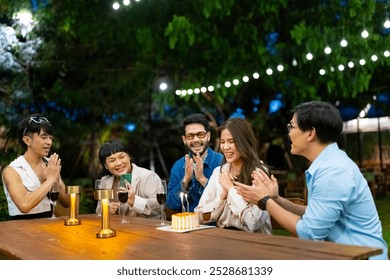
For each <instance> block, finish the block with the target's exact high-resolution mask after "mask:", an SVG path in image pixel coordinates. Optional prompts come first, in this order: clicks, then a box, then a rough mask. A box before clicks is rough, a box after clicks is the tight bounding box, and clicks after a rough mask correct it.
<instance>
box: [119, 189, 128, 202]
mask: <svg viewBox="0 0 390 280" xmlns="http://www.w3.org/2000/svg"><path fill="white" fill-rule="evenodd" d="M128 198H129V193H128V192H127V191H126V192H118V199H119V201H120V203H126V201H127V199H128Z"/></svg>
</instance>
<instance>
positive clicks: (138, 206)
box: [101, 163, 161, 219]
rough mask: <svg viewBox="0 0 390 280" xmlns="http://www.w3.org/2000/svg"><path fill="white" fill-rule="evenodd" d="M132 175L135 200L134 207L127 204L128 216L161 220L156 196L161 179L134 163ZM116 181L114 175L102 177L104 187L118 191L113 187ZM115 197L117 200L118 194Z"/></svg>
mask: <svg viewBox="0 0 390 280" xmlns="http://www.w3.org/2000/svg"><path fill="white" fill-rule="evenodd" d="M131 175H132V178H131V186H132V187H133V191H134V193H135V200H134V205H133V207H130V205H129V204H127V203H126V205H127V206H126V208H128V210H127V212H126V215H127V216H138V217H148V218H154V219H160V218H161V209H160V204H158V202H157V195H156V194H157V186H158V185H160V184H161V178H160V177H159V176H158V175H157V174H156V173H155V172H153V171H151V170H149V169H146V168H143V167H139V166H137V165H135V164H134V163H132V174H131ZM114 179H115V177H114V176H112V175H107V176H104V177H102V178H101V180H102V186H105V188H106V189H113V190H114V191H116V187H113V184H114ZM114 197H115V198H117V196H116V194H114ZM115 200H117V199H115ZM121 211H122V210H121Z"/></svg>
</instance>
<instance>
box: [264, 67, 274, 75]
mask: <svg viewBox="0 0 390 280" xmlns="http://www.w3.org/2000/svg"><path fill="white" fill-rule="evenodd" d="M265 72H266V73H267V75H272V73H273V72H274V71H272V69H271V68H268V69H267V70H266V71H265Z"/></svg>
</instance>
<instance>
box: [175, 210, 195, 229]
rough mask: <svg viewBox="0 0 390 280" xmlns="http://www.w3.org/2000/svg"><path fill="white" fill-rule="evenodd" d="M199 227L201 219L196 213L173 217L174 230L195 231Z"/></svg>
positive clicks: (179, 214)
mask: <svg viewBox="0 0 390 280" xmlns="http://www.w3.org/2000/svg"><path fill="white" fill-rule="evenodd" d="M197 227H199V219H198V215H197V214H196V213H193V212H184V213H177V214H173V215H172V224H171V228H172V229H173V230H183V229H194V228H197Z"/></svg>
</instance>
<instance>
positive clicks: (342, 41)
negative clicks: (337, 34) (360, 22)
mask: <svg viewBox="0 0 390 280" xmlns="http://www.w3.org/2000/svg"><path fill="white" fill-rule="evenodd" d="M340 46H342V47H343V48H345V47H346V46H348V41H347V40H346V39H345V38H343V39H342V40H341V41H340Z"/></svg>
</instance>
